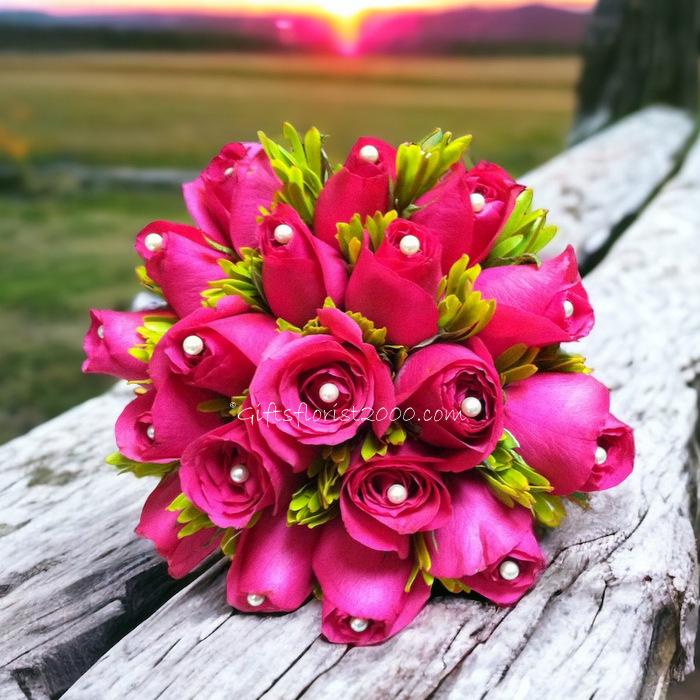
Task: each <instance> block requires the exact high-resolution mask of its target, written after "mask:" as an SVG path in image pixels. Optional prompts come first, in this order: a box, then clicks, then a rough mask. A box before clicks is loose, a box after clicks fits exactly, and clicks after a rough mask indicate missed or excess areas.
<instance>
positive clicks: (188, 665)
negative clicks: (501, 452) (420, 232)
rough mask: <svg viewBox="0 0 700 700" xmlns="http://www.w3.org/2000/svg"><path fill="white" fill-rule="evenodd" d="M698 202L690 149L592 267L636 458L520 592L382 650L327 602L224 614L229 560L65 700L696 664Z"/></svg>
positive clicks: (337, 693)
mask: <svg viewBox="0 0 700 700" xmlns="http://www.w3.org/2000/svg"><path fill="white" fill-rule="evenodd" d="M699 198H700V146H696V147H695V149H694V150H693V151H692V152H691V154H690V156H689V158H688V160H687V162H686V164H685V166H684V168H683V170H682V172H681V173H680V174H679V175H678V177H676V178H675V179H674V180H673V181H672V182H671V183H669V184H668V185H667V186H666V187H665V188H664V189H663V191H662V192H661V193H660V194H659V196H658V197H657V198H656V199H655V201H654V202H653V204H652V205H651V206H650V207H649V208H648V209H647V210H646V211H645V212H644V213H643V215H642V216H641V217H640V218H639V219H638V220H637V221H636V223H635V224H634V225H633V226H632V227H631V228H630V229H629V230H628V231H627V232H626V233H625V235H624V236H623V237H622V239H621V240H620V241H619V242H618V243H617V244H616V245H615V246H614V248H613V249H612V250H611V251H610V253H609V255H608V256H607V257H606V259H605V261H604V262H603V263H602V264H601V265H600V266H599V267H598V268H596V270H595V271H594V272H593V273H592V274H591V275H590V276H589V278H588V283H587V287H588V289H589V292H590V295H591V297H592V300H593V304H594V307H595V308H596V312H597V317H598V324H597V327H596V329H595V331H594V332H593V334H592V335H591V337H590V338H588V339H587V340H586V341H585V343H584V344H583V350H584V352H585V353H586V354H587V356H588V357H589V361H590V363H591V364H592V365H593V366H594V367H598V368H599V369H598V373H597V376H598V377H599V378H600V379H601V380H603V381H604V382H606V383H607V384H608V386H610V387H611V388H612V389H613V390H614V391H613V410H614V412H615V413H616V414H617V415H619V416H620V417H621V418H623V419H624V420H626V421H628V422H630V423H631V424H632V425H633V426H634V427H635V429H636V440H637V448H638V457H637V463H636V470H635V473H634V474H633V475H632V477H631V478H630V479H628V480H627V481H626V482H625V483H624V484H623V485H621V486H620V487H618V488H616V489H613V490H612V491H610V492H605V493H601V494H595V495H594V496H593V498H592V509H591V510H590V511H589V512H585V513H584V512H582V511H580V510H577V509H575V508H573V507H572V509H571V512H570V516H569V518H568V519H567V521H566V522H565V524H564V525H563V526H562V527H561V528H560V529H558V530H556V531H554V532H552V533H549V535H548V536H547V537H546V538H545V540H544V543H543V546H544V549H545V551H546V553H547V555H548V558H549V561H550V564H549V567H548V568H547V570H546V572H545V573H544V575H543V576H542V578H541V579H540V581H539V583H538V584H537V586H536V587H535V588H534V589H533V590H532V591H531V592H530V593H529V594H528V595H526V596H525V598H523V599H522V600H521V601H520V602H519V603H518V605H516V606H515V607H514V608H511V609H498V608H496V607H494V606H491V605H488V604H485V603H482V602H478V601H475V600H468V599H465V598H451V599H449V600H446V599H436V600H434V601H432V602H431V603H430V604H429V605H428V606H427V607H426V608H425V609H424V610H423V611H422V613H421V614H420V615H419V616H418V618H417V619H416V621H415V622H414V623H413V624H412V625H410V626H409V627H408V628H407V629H406V630H404V631H403V632H402V633H400V634H399V635H397V636H396V637H395V638H393V639H391V640H389V641H388V642H387V643H385V644H384V645H381V646H379V647H372V648H347V647H344V646H334V645H331V644H328V643H326V642H324V641H323V640H322V639H320V638H319V637H318V636H317V635H318V628H319V626H320V610H319V605H318V603H316V602H312V603H309V604H308V605H306V606H305V607H304V608H302V609H301V610H299V611H297V612H296V613H294V614H292V615H287V616H266V617H262V618H258V617H255V616H248V615H240V614H237V613H235V612H233V611H231V610H229V609H228V608H227V607H226V605H225V600H224V596H225V592H224V567H223V565H220V566H219V567H217V568H216V569H215V570H212V571H211V572H209V574H208V575H207V578H206V579H203V580H201V581H198V582H196V583H194V584H193V585H192V586H191V587H190V588H188V589H186V590H184V591H182V592H181V593H180V594H178V596H176V597H175V598H173V599H172V600H171V601H169V602H168V603H166V604H165V605H164V606H163V607H162V608H161V609H160V610H159V611H158V612H156V613H155V614H154V615H152V616H151V617H150V618H149V619H148V620H147V621H146V622H144V623H143V624H142V625H141V626H140V627H138V628H137V629H136V630H134V632H133V633H131V634H130V635H128V636H127V637H126V638H125V639H123V640H122V641H121V642H120V643H118V644H117V645H116V646H115V647H114V648H113V649H112V650H110V651H109V652H108V653H107V654H106V655H105V656H104V657H103V658H102V659H100V661H99V662H98V663H97V664H96V665H95V666H94V668H93V669H91V670H90V671H89V672H88V673H87V674H86V675H85V676H83V677H82V678H81V679H80V680H79V681H78V682H77V683H76V684H75V685H74V686H73V687H72V688H71V689H70V691H69V692H68V693H67V694H66V696H65V697H66V698H67V699H74V698H79V699H81V698H91V697H123V696H125V695H129V694H130V693H132V694H133V693H134V692H136V691H138V697H139V698H155V697H162V698H190V697H192V698H194V697H207V698H224V697H235V696H237V697H246V698H266V700H271V699H273V698H274V699H283V698H284V699H285V700H286V699H287V698H297V697H303V698H304V699H305V700H311V699H314V700H320V699H321V698H329V697H342V698H386V697H393V698H405V699H408V698H411V699H412V698H426V697H432V698H450V699H453V698H454V699H456V698H469V700H472V699H476V698H479V699H481V698H488V699H489V700H519V699H521V698H522V699H524V698H529V697H535V696H543V697H548V696H551V695H547V692H548V689H549V692H550V693H551V692H552V691H551V689H556V690H555V694H554V695H553V697H562V698H567V699H569V700H579V699H580V700H588V699H589V698H593V697H595V698H596V700H607V699H610V700H619V699H620V698H624V699H625V700H628V699H632V698H643V699H646V698H663V697H664V695H665V690H666V687H667V684H668V682H669V679H671V678H678V679H680V678H682V676H683V675H684V673H686V672H688V671H689V670H690V669H692V656H693V642H694V638H695V632H696V625H697V594H698V591H697V558H696V542H695V537H694V533H693V524H694V522H695V519H696V512H695V505H696V500H697V490H696V482H695V467H696V466H697V465H696V463H695V454H694V450H693V445H694V443H695V440H696V438H697V425H698V421H697V418H698V416H697V413H698V409H697V404H698V391H697V390H698V386H699V385H700V382H699V378H698V375H699V374H700V314H698V308H697V300H698V299H700V246H699V245H698V243H699V242H700V241H699V239H700V208H698V206H697V201H698V199H699ZM125 669H128V672H125Z"/></svg>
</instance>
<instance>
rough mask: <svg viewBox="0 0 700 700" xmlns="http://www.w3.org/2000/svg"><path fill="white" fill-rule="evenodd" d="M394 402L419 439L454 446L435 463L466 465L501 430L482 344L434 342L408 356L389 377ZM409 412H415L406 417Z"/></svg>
mask: <svg viewBox="0 0 700 700" xmlns="http://www.w3.org/2000/svg"><path fill="white" fill-rule="evenodd" d="M395 385H396V402H397V403H398V404H399V407H400V408H401V410H402V414H403V415H404V417H406V418H409V419H412V420H414V422H415V423H416V425H419V426H420V429H421V439H422V440H423V441H425V442H427V443H429V444H431V445H435V446H436V447H448V448H450V449H453V450H459V451H460V452H459V453H458V455H455V457H454V458H452V457H449V456H448V458H446V459H445V461H444V462H442V464H441V465H440V466H439V467H438V468H439V469H443V470H446V471H462V470H464V469H470V468H471V467H474V466H475V465H477V464H478V463H479V462H481V461H483V460H484V459H485V458H486V457H488V456H489V455H490V454H491V452H493V449H494V448H495V446H496V444H497V443H498V441H499V440H500V438H501V436H502V435H503V421H504V417H503V391H502V389H501V383H500V380H499V377H498V372H497V371H496V368H495V367H494V366H493V360H492V359H491V356H490V355H489V353H488V351H487V350H486V348H485V346H484V344H483V343H482V342H480V341H479V339H478V338H472V339H471V340H470V341H469V343H468V346H467V347H463V346H461V345H455V344H452V343H436V344H434V345H429V346H427V347H425V348H421V349H420V350H418V351H417V352H415V353H413V354H412V355H410V356H409V358H408V359H407V360H406V362H405V363H404V365H403V367H401V369H400V370H399V371H398V373H397V375H396V379H395ZM411 416H415V418H411Z"/></svg>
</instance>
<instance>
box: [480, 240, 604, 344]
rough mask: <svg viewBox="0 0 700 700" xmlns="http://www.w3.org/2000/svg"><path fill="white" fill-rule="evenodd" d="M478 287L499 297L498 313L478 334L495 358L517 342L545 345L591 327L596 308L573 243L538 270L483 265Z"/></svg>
mask: <svg viewBox="0 0 700 700" xmlns="http://www.w3.org/2000/svg"><path fill="white" fill-rule="evenodd" d="M474 289H476V290H477V291H480V292H481V293H482V295H483V297H484V298H485V299H495V300H496V313H495V314H494V316H493V318H492V319H491V321H489V323H488V325H487V326H486V327H485V328H484V329H483V330H482V331H481V332H480V333H479V338H481V340H483V341H484V343H486V346H487V347H488V349H489V350H490V351H491V354H492V355H493V356H494V357H498V356H499V355H500V354H501V353H502V352H503V351H504V350H507V349H508V348H509V347H511V346H513V345H516V344H518V343H524V344H525V345H527V346H528V347H543V346H545V345H551V344H553V343H563V342H567V341H570V340H578V339H579V338H583V337H584V336H585V335H588V333H589V331H590V330H591V328H593V309H592V308H591V305H590V304H589V303H588V295H587V294H586V290H585V289H584V288H583V284H582V283H581V275H580V274H579V271H578V267H577V264H576V254H575V253H574V249H573V248H572V247H571V246H569V247H568V248H567V249H566V250H565V251H564V252H563V253H562V254H561V255H559V256H557V257H556V258H553V259H552V260H547V261H545V262H543V263H542V265H541V267H540V268H539V269H538V268H537V266H535V265H506V266H503V267H490V268H488V269H486V270H482V271H481V274H480V275H479V276H478V277H477V279H476V283H475V284H474Z"/></svg>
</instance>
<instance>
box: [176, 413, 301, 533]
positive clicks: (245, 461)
mask: <svg viewBox="0 0 700 700" xmlns="http://www.w3.org/2000/svg"><path fill="white" fill-rule="evenodd" d="M180 480H181V481H182V491H183V493H184V494H185V495H186V496H187V498H189V499H190V501H192V503H194V504H195V505H196V506H197V508H199V509H200V510H203V511H204V512H205V513H206V514H207V515H208V516H209V517H210V518H211V521H212V522H213V523H215V524H216V525H218V526H219V527H236V528H241V527H245V526H246V525H247V524H248V523H249V522H250V519H251V518H252V517H253V516H254V515H255V514H256V513H257V512H258V511H261V510H262V509H263V508H265V507H266V506H269V505H275V506H277V505H278V504H279V503H281V502H284V503H285V504H286V503H288V502H289V499H290V498H291V495H292V490H293V486H292V480H291V470H289V469H288V468H287V467H286V465H284V464H283V463H282V462H281V460H280V459H279V458H278V457H277V456H276V455H274V454H273V453H272V452H271V451H270V450H263V449H260V448H259V447H258V446H254V445H253V444H252V443H251V440H250V438H249V436H248V432H247V430H246V424H245V423H244V422H243V421H238V420H236V421H234V422H233V423H230V424H228V425H224V426H221V427H220V428H218V429H217V430H212V431H211V432H209V433H207V434H206V435H202V436H201V437H200V438H199V439H198V440H196V441H195V442H193V443H192V444H190V445H189V447H188V448H187V449H186V450H185V452H184V454H183V455H182V466H181V467H180Z"/></svg>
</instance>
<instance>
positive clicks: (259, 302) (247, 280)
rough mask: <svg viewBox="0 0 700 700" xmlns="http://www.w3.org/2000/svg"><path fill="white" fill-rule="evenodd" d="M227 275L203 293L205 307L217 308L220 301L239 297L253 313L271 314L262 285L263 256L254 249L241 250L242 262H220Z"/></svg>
mask: <svg viewBox="0 0 700 700" xmlns="http://www.w3.org/2000/svg"><path fill="white" fill-rule="evenodd" d="M219 265H220V266H221V269H222V270H223V271H224V273H225V274H226V277H225V278H224V279H220V280H215V281H213V282H209V289H205V290H204V291H203V292H202V297H203V299H204V301H203V303H204V305H205V306H209V307H211V308H216V304H217V303H218V301H219V299H223V298H224V297H226V296H233V295H235V296H239V297H241V299H243V301H245V302H246V303H247V304H250V306H251V308H252V309H253V311H261V312H263V313H270V308H269V306H268V304H267V300H266V299H265V293H264V291H263V284H262V255H261V254H260V251H259V250H255V249H253V248H241V260H239V261H238V262H233V261H232V260H226V259H221V260H219Z"/></svg>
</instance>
